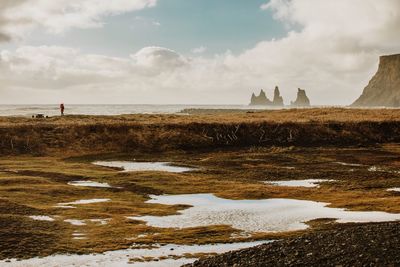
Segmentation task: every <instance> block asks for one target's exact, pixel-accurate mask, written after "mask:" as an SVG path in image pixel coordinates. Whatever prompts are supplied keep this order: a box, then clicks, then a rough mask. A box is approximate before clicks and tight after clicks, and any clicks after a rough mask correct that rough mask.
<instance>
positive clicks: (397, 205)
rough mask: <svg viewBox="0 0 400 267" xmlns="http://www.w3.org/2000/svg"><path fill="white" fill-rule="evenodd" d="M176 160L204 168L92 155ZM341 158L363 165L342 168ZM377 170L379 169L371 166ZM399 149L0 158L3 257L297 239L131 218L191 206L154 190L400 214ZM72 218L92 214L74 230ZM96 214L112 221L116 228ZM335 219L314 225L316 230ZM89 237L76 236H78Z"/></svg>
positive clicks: (394, 146)
mask: <svg viewBox="0 0 400 267" xmlns="http://www.w3.org/2000/svg"><path fill="white" fill-rule="evenodd" d="M100 159H101V160H115V159H124V160H136V161H168V162H172V163H174V164H177V165H182V166H190V167H194V168H196V170H195V171H192V172H188V173H165V172H129V173H127V172H123V173H122V172H119V171H118V170H117V169H112V168H106V167H101V166H96V165H93V164H91V162H92V161H94V160H100ZM338 162H342V163H343V162H344V163H352V164H360V166H347V165H341V164H339V163H338ZM371 166H376V167H379V169H378V171H370V170H369V168H370V167H371ZM399 170H400V146H399V145H397V144H387V145H384V146H379V147H371V148H332V147H331V148H299V147H284V148H281V147H272V148H259V147H253V148H243V149H239V150H238V149H235V150H213V151H192V152H187V151H186V152H185V151H171V152H167V153H159V154H144V153H139V152H137V153H135V152H132V153H130V154H112V155H90V156H82V157H74V158H62V157H33V156H9V157H2V158H1V159H0V239H1V241H2V242H0V258H2V259H4V258H11V257H18V258H27V257H33V256H45V255H50V254H54V253H67V252H71V253H92V252H103V251H108V250H115V249H122V248H127V247H129V246H130V245H132V244H133V243H136V244H137V243H138V244H143V245H151V244H154V243H178V244H202V243H213V242H233V241H245V240H249V239H275V238H283V237H286V236H293V235H297V234H299V233H301V232H291V233H258V234H255V235H253V236H252V237H251V238H246V237H238V238H235V239H232V237H231V235H232V234H233V233H238V232H239V231H237V230H235V229H232V228H231V227H229V226H222V225H221V226H209V227H198V228H190V229H162V228H153V227H149V226H147V225H146V224H145V223H144V222H141V221H134V220H129V219H127V218H126V217H127V216H138V215H160V216H161V215H169V214H176V213H177V212H178V211H179V210H181V209H184V208H187V207H185V206H182V205H175V206H166V205H159V204H149V203H145V202H146V200H148V199H149V194H191V193H214V194H215V195H217V196H219V197H223V198H229V199H264V198H292V199H304V200H314V201H322V202H327V203H331V204H330V205H331V206H332V207H342V208H347V209H350V210H374V211H386V212H393V213H400V193H396V192H389V191H386V189H387V188H391V187H400V173H399V172H398V171H399ZM320 178H324V179H332V180H335V181H334V182H327V183H323V184H322V185H321V186H320V187H318V188H301V187H297V188H294V187H277V186H272V185H267V184H265V183H263V182H264V181H268V180H269V181H273V180H301V179H320ZM75 180H90V181H97V182H106V183H109V184H110V185H111V186H113V188H89V187H76V186H72V185H68V182H69V181H75ZM95 198H101V199H105V198H107V199H110V200H111V201H109V202H104V203H93V204H86V205H76V208H73V209H63V208H57V207H55V206H56V205H57V203H63V202H71V201H76V200H79V199H95ZM30 215H46V216H52V217H53V218H54V219H55V221H53V222H46V221H35V220H32V219H30V218H29V217H28V216H30ZM65 219H78V220H85V222H86V225H83V226H74V225H71V224H69V223H67V222H64V220H65ZM90 219H109V221H108V224H106V225H102V224H100V223H98V222H90V221H89V220H90ZM325 223H330V224H331V223H332V221H330V220H317V221H313V222H310V225H311V226H312V227H311V228H310V229H309V230H307V231H318V229H319V228H321V227H324V224H325ZM74 231H78V232H80V233H84V234H85V237H86V239H74V238H73V233H74Z"/></svg>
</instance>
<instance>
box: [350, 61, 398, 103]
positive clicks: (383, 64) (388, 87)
mask: <svg viewBox="0 0 400 267" xmlns="http://www.w3.org/2000/svg"><path fill="white" fill-rule="evenodd" d="M352 106H354V107H379V106H380V107H400V54H397V55H389V56H381V57H380V61H379V68H378V71H377V73H376V74H375V76H374V77H373V78H372V80H371V81H370V82H369V84H368V85H367V87H365V89H364V91H363V93H362V95H361V96H360V97H359V98H358V99H357V100H356V101H355V102H354V103H353V104H352Z"/></svg>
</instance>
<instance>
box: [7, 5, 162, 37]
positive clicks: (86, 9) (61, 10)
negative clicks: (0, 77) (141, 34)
mask: <svg viewBox="0 0 400 267" xmlns="http://www.w3.org/2000/svg"><path fill="white" fill-rule="evenodd" d="M156 1H157V0H113V1H108V0H57V1H54V0H2V1H1V3H0V41H8V40H10V39H12V38H21V37H23V36H24V35H25V34H26V33H27V32H29V31H30V30H32V29H34V28H36V27H43V28H44V29H45V30H47V31H48V32H51V33H61V32H64V31H66V30H68V29H71V28H94V27H101V26H102V18H103V17H104V16H110V15H117V14H121V13H125V12H131V11H135V10H140V9H143V8H146V7H152V6H154V5H155V4H156Z"/></svg>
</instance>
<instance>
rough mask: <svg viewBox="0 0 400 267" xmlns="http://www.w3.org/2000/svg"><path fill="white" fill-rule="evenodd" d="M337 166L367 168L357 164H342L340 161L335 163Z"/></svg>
mask: <svg viewBox="0 0 400 267" xmlns="http://www.w3.org/2000/svg"><path fill="white" fill-rule="evenodd" d="M334 163H336V164H339V165H342V166H350V167H362V166H365V165H363V164H357V163H347V162H340V161H336V162H334Z"/></svg>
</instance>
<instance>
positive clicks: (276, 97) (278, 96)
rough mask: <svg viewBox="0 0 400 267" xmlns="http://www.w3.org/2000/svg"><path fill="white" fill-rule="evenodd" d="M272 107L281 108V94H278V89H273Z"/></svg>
mask: <svg viewBox="0 0 400 267" xmlns="http://www.w3.org/2000/svg"><path fill="white" fill-rule="evenodd" d="M272 105H274V106H277V107H283V98H282V97H281V93H280V92H279V87H278V86H276V87H275V91H274V100H273V101H272Z"/></svg>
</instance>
